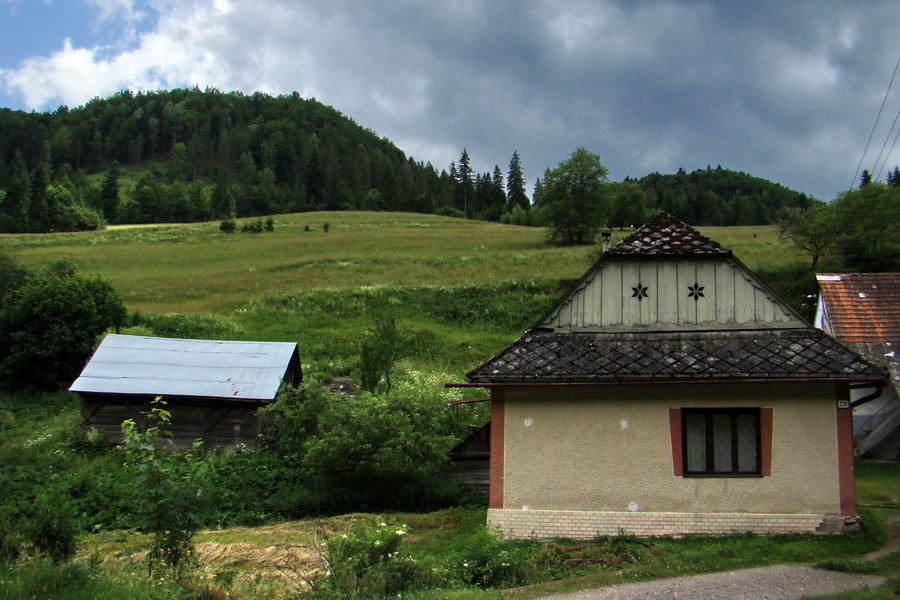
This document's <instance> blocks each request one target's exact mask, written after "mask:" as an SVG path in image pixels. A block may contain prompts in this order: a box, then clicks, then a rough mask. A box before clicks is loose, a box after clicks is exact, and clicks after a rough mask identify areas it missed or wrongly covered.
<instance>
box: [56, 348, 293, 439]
mask: <svg viewBox="0 0 900 600" xmlns="http://www.w3.org/2000/svg"><path fill="white" fill-rule="evenodd" d="M301 379H302V371H301V367H300V358H299V353H298V350H297V344H294V343H285V342H243V341H221V340H188V339H172V338H156V337H144V336H131V335H112V334H110V335H107V336H106V337H105V338H104V339H103V341H102V342H101V343H100V346H99V347H98V348H97V350H96V351H95V352H94V355H93V356H92V357H91V359H90V361H89V362H88V364H87V365H86V366H85V368H84V370H83V371H82V372H81V375H80V376H79V377H78V379H76V380H75V382H74V383H73V384H72V385H71V387H70V388H69V390H70V391H73V392H77V393H78V394H80V396H81V398H82V426H83V427H85V428H90V427H92V428H95V429H97V430H98V431H100V432H102V433H104V434H105V435H106V436H107V438H108V439H109V440H110V441H112V442H113V443H116V444H118V443H121V441H122V430H121V427H122V422H123V421H125V420H126V419H134V420H135V422H137V423H138V426H139V427H143V426H144V423H145V416H144V413H146V412H148V411H149V410H150V403H151V402H152V401H153V400H154V399H155V398H156V397H160V396H161V397H162V398H163V400H165V402H166V404H167V406H166V410H168V411H169V412H170V413H171V415H172V418H171V423H170V426H169V430H170V432H171V433H172V438H171V439H172V440H173V442H174V443H175V445H176V446H177V447H179V448H187V447H190V445H191V444H192V443H193V441H194V440H196V439H200V440H203V442H204V443H205V444H206V445H207V446H208V447H218V446H236V445H239V444H248V445H250V444H255V443H256V442H257V441H258V439H259V436H261V435H262V433H263V430H262V422H261V419H260V417H259V416H258V415H257V414H256V413H257V411H258V409H259V408H260V407H262V406H265V405H266V404H269V403H271V402H273V401H274V400H275V396H276V394H277V392H278V388H279V386H280V385H281V383H282V382H286V383H289V384H295V383H299V381H300V380H301Z"/></svg>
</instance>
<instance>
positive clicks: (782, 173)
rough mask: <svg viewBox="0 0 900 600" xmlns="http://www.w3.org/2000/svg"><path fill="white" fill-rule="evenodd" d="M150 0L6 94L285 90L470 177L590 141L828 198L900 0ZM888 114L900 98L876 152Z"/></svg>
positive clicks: (641, 159)
mask: <svg viewBox="0 0 900 600" xmlns="http://www.w3.org/2000/svg"><path fill="white" fill-rule="evenodd" d="M152 6H156V7H157V9H158V13H157V14H156V16H157V17H158V19H157V20H156V26H155V29H154V30H153V31H151V32H148V33H145V34H144V35H143V36H142V37H141V38H140V41H139V43H137V44H135V45H134V46H133V48H132V50H130V51H128V52H123V53H122V54H121V56H119V57H118V59H117V60H116V61H115V62H111V61H109V60H108V59H101V58H100V57H99V55H98V54H92V53H90V52H87V50H85V49H78V48H74V49H71V51H70V52H69V53H68V54H66V53H61V54H60V55H59V56H54V57H52V58H48V59H46V60H44V61H41V60H35V61H34V62H33V64H31V65H30V67H29V68H28V69H26V68H24V67H23V68H21V69H7V70H6V71H5V72H4V73H3V78H4V80H5V81H6V83H7V86H8V87H15V86H16V85H18V86H19V87H18V89H20V91H21V93H22V95H23V96H25V95H26V94H27V93H30V94H31V95H32V97H33V98H34V99H35V100H33V102H38V101H43V102H47V100H46V98H47V97H48V95H49V94H50V93H51V92H49V91H47V90H53V89H55V88H54V85H56V86H57V87H58V88H60V90H62V89H63V88H62V85H61V84H57V83H56V81H57V80H59V81H63V80H65V81H66V83H67V85H68V87H66V88H65V90H68V92H66V93H69V94H72V95H77V94H78V93H82V94H83V95H86V98H90V97H92V96H94V95H97V94H103V93H109V92H111V91H115V90H117V89H120V88H122V87H127V86H130V87H141V86H144V87H147V86H152V85H162V86H168V87H173V86H175V85H191V84H195V83H196V84H200V85H201V86H205V85H214V86H217V87H219V88H221V89H226V90H228V89H241V90H243V91H246V92H251V91H254V90H256V89H261V90H263V91H266V92H269V93H273V94H279V93H289V92H291V91H293V90H297V91H299V92H300V93H301V94H304V95H312V96H315V97H316V98H317V99H319V100H321V101H323V102H325V103H327V104H330V105H332V106H334V107H335V108H337V109H339V110H341V111H342V112H343V113H344V114H346V115H348V116H351V117H353V118H354V119H355V120H356V121H357V122H358V123H360V124H361V125H363V126H365V127H368V128H371V129H373V130H375V131H376V132H377V133H379V134H380V135H383V136H386V137H388V138H390V139H391V140H393V141H395V142H396V143H397V144H398V145H399V146H400V147H401V148H403V149H404V150H406V151H407V153H408V154H410V155H412V156H414V157H415V158H416V159H418V160H427V161H430V162H432V163H433V164H434V165H435V166H436V167H437V168H446V167H447V166H448V165H449V163H450V162H451V161H453V160H458V158H459V155H460V153H461V152H462V150H463V148H467V149H468V151H469V154H470V156H471V158H472V161H473V166H474V167H475V168H476V169H477V170H479V171H488V170H490V169H492V168H493V166H494V164H499V165H500V166H501V168H502V169H503V170H504V171H505V170H506V167H507V164H508V162H509V159H510V157H511V155H512V152H513V150H517V151H518V152H519V153H520V154H521V156H522V158H523V161H524V165H525V168H526V175H527V177H528V180H529V184H532V183H533V182H534V179H535V177H537V176H539V175H541V173H542V172H543V170H544V169H545V168H547V167H553V166H555V165H556V164H557V163H558V162H559V161H561V160H563V159H564V158H566V157H567V156H568V154H569V153H571V152H572V151H573V150H574V149H575V148H576V147H578V146H585V147H587V148H588V149H589V150H591V151H593V152H596V153H599V154H601V156H602V157H603V160H604V163H605V164H606V165H607V166H609V167H610V170H611V176H612V177H613V178H614V179H621V178H623V177H625V176H626V175H631V176H641V175H644V174H646V173H648V172H652V171H661V172H672V171H674V170H675V169H677V168H678V167H684V168H686V169H688V170H692V169H696V168H705V167H706V165H707V164H709V165H712V166H715V165H717V164H721V165H722V166H724V167H728V168H732V169H737V170H743V171H747V172H750V173H753V174H755V175H758V176H761V177H766V178H769V179H772V180H775V181H778V182H781V183H783V184H785V185H788V186H790V187H793V188H796V189H799V190H801V191H805V192H807V193H811V194H813V195H816V196H818V197H821V198H825V199H828V198H831V197H833V196H834V195H835V193H836V192H838V191H839V190H841V189H843V188H846V187H847V186H848V185H850V183H851V180H852V179H853V175H854V172H855V169H856V164H857V163H858V162H859V159H860V155H861V153H862V150H863V147H864V146H865V142H866V138H867V137H868V135H869V131H870V130H871V128H872V124H873V122H874V119H875V115H876V112H877V110H878V107H879V105H880V103H881V101H882V98H883V96H884V92H885V89H886V86H887V83H888V81H889V79H890V76H891V73H892V71H893V68H894V65H895V64H896V61H897V58H898V56H900V36H898V35H897V33H896V32H897V30H898V25H900V3H897V2H887V1H884V2H874V1H873V2H863V3H853V4H850V3H845V2H837V1H833V0H822V1H814V0H808V1H792V2H775V1H772V2H691V1H669V2H665V1H641V2H630V1H629V2H625V1H619V2H617V1H613V0H607V1H603V0H582V1H577V0H575V1H570V2H565V3H559V2H551V1H543V0H531V1H522V2H519V1H512V0H509V1H504V2H497V1H491V0H471V1H465V0H457V1H449V2H439V3H438V2H426V1H424V0H423V1H416V0H383V1H380V2H369V1H364V0H358V1H349V0H348V1H340V0H337V1H332V2H296V1H293V0H258V1H254V2H249V1H248V2H244V1H237V0H205V1H201V2H197V3H193V2H177V1H173V0H168V1H166V2H158V3H157V2H154V4H152ZM148 10H149V9H148ZM76 58H77V64H78V66H79V69H80V71H81V72H82V73H87V74H90V72H91V68H92V67H93V68H94V70H95V71H96V73H97V75H96V77H97V79H98V80H101V81H102V82H103V85H105V86H106V87H109V88H110V89H109V90H106V89H96V88H97V85H95V86H94V87H93V88H91V89H88V87H87V83H85V84H82V85H84V87H85V89H84V90H82V91H81V92H79V91H78V88H77V86H78V85H79V84H80V82H81V81H86V82H90V79H91V78H90V77H89V76H82V77H80V78H78V80H77V81H71V80H66V78H65V75H64V68H63V67H64V66H66V65H68V64H70V63H71V62H73V61H75V60H76ZM54 60H55V61H57V62H58V63H59V65H57V66H56V67H54V62H53V61H54ZM103 60H106V62H103ZM67 61H69V62H67ZM111 73H114V74H116V76H115V77H114V76H112V75H110V74H111ZM54 78H56V79H54ZM11 82H13V83H11ZM16 82H18V83H16ZM101 87H102V86H101ZM897 88H900V82H897ZM57 95H59V96H64V93H63V91H59V92H57ZM86 98H85V99H86ZM41 99H44V100H41ZM66 101H67V102H68V103H70V104H74V103H76V102H73V101H72V100H70V99H66ZM82 101H83V100H82ZM898 109H900V89H896V90H895V92H894V94H893V95H892V98H891V99H889V102H888V111H889V114H888V115H887V116H886V117H883V123H884V131H883V132H881V133H880V134H876V139H877V140H878V142H877V146H878V147H879V148H880V145H881V141H883V139H884V135H885V134H886V128H887V126H888V125H889V124H890V120H891V119H892V118H893V116H894V115H895V114H896V113H897V111H898ZM870 154H871V156H870V158H869V159H867V160H870V161H871V162H872V163H874V160H875V154H877V151H874V153H873V151H870ZM898 161H900V148H898V149H896V150H895V153H894V155H893V157H892V159H891V164H894V163H895V162H898ZM867 164H868V163H867Z"/></svg>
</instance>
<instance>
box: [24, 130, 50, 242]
mask: <svg viewBox="0 0 900 600" xmlns="http://www.w3.org/2000/svg"><path fill="white" fill-rule="evenodd" d="M49 188H50V143H49V142H47V141H45V142H44V145H43V148H42V151H41V159H40V161H38V164H37V166H36V167H35V168H34V172H33V173H32V174H31V199H30V202H29V204H28V231H31V232H33V233H45V232H47V231H50V230H51V228H52V226H53V221H55V219H54V218H53V216H52V215H54V214H55V212H56V211H55V210H53V209H54V207H52V206H51V203H52V199H51V196H50V194H49Z"/></svg>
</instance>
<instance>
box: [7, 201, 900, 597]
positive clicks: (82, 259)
mask: <svg viewBox="0 0 900 600" xmlns="http://www.w3.org/2000/svg"><path fill="white" fill-rule="evenodd" d="M326 223H327V224H328V231H327V232H326V231H325V227H324V226H325V224H326ZM238 227H239V228H240V223H239V225H238ZM701 231H702V233H704V234H706V235H708V236H710V237H712V238H713V239H715V240H716V241H718V242H720V243H722V244H724V245H726V246H728V247H730V248H732V249H733V250H734V251H735V254H736V256H737V257H738V258H739V259H740V260H741V261H742V262H744V263H745V264H746V265H747V266H749V267H750V268H751V269H754V270H757V271H759V272H770V273H792V272H793V271H792V270H797V271H800V270H802V269H803V268H804V267H805V265H806V262H807V259H806V258H805V257H803V256H802V255H800V254H799V253H797V252H796V251H794V250H792V249H790V248H789V247H787V246H786V245H784V244H783V243H782V242H780V241H779V240H778V238H777V236H776V232H775V229H774V228H773V227H742V228H703V229H702V230H701ZM628 233H629V232H614V236H613V241H617V240H618V239H621V238H622V237H624V236H625V235H627V234H628ZM0 251H7V252H9V253H10V254H11V255H12V257H13V258H14V259H15V260H17V261H19V262H22V263H24V264H26V265H28V266H30V267H39V266H41V265H44V264H46V263H48V262H50V261H52V260H54V259H58V258H63V257H65V258H69V259H71V260H73V261H74V262H76V263H77V264H78V265H79V267H80V270H81V271H82V272H83V273H87V274H97V275H99V276H101V277H103V278H105V279H107V280H109V281H110V282H112V284H113V285H114V286H115V288H116V289H117V290H118V291H119V292H120V294H121V295H122V297H123V299H124V301H125V303H126V305H127V307H128V309H129V310H130V311H132V313H133V314H132V317H131V322H130V326H129V328H128V329H127V330H126V332H128V333H137V334H141V333H147V334H156V335H169V336H178V337H208V338H232V339H262V340H273V341H295V342H298V344H299V345H300V354H301V360H302V362H303V368H304V372H305V373H306V374H307V375H322V376H333V375H344V374H352V373H353V370H354V368H355V361H356V356H357V352H358V344H359V340H360V338H361V336H362V335H363V333H364V332H365V330H366V328H367V327H369V326H370V325H371V317H370V315H369V312H368V311H369V308H370V307H372V306H387V307H390V308H391V309H392V310H393V312H394V314H395V315H396V317H397V320H398V325H399V326H400V328H401V330H402V332H403V335H404V336H405V340H406V342H405V343H406V354H405V358H404V359H403V361H401V364H400V368H399V372H398V376H402V374H403V370H404V369H420V370H426V371H429V372H445V373H448V374H450V376H452V377H455V378H461V377H462V375H463V373H465V371H466V370H468V369H470V368H472V367H474V366H476V365H477V364H479V363H480V362H481V361H483V360H485V359H486V358H487V357H489V356H491V355H492V354H494V353H495V352H497V351H498V350H499V349H500V348H502V347H503V345H504V344H506V343H508V342H509V341H511V340H512V339H514V338H515V337H516V336H517V335H519V334H520V333H521V332H522V331H523V330H525V329H526V328H528V327H529V326H530V325H531V324H533V323H534V321H535V320H536V319H537V318H539V317H540V316H541V315H542V314H543V312H544V311H546V310H547V309H548V308H549V307H550V306H551V305H552V303H553V302H554V301H555V300H556V298H558V297H559V295H560V294H561V293H562V292H563V291H565V289H567V287H568V286H569V285H570V284H571V283H572V282H573V281H574V280H576V279H577V278H578V277H579V276H580V275H581V274H582V273H583V272H584V271H585V270H586V269H587V268H588V267H589V265H590V264H591V261H592V259H593V258H594V257H596V253H597V248H596V247H574V248H557V247H552V246H548V245H547V244H546V243H545V242H544V240H543V230H540V229H533V228H523V227H514V226H505V225H500V224H494V223H484V222H474V221H464V220H459V219H451V218H444V217H437V216H433V215H418V214H403V213H366V212H355V213H305V214H296V215H281V216H278V217H277V218H276V222H275V229H274V231H272V232H263V233H258V234H251V233H235V234H230V235H229V234H224V233H221V232H220V231H219V229H218V223H205V224H190V225H177V224H176V225H154V226H123V227H113V228H110V229H108V230H106V231H101V232H89V233H78V234H48V235H31V236H19V235H2V236H0ZM472 394H476V395H477V394H478V391H477V390H475V391H472ZM0 400H4V401H8V402H7V405H6V406H5V405H3V404H0V451H2V452H3V453H8V454H9V455H12V454H14V453H15V454H17V455H22V454H23V452H24V451H23V450H22V449H23V448H27V449H28V452H24V453H25V454H28V455H29V456H32V455H33V456H35V457H43V458H35V464H34V467H35V469H36V470H40V471H41V472H47V473H50V476H53V472H54V470H56V471H58V470H59V469H61V468H64V467H63V466H62V465H65V464H67V463H66V462H65V460H66V456H67V454H66V453H67V452H68V450H67V449H68V448H70V444H71V442H72V439H73V437H74V436H75V434H74V431H75V424H76V423H77V419H78V408H77V401H76V400H75V399H74V398H72V397H67V396H66V395H65V394H62V395H60V396H59V397H58V398H57V399H56V400H54V402H56V404H53V405H48V406H43V407H41V406H34V407H30V406H27V405H26V403H24V402H23V400H22V398H20V397H15V398H13V397H10V398H9V399H0ZM468 406H469V407H474V408H472V409H471V410H482V409H483V408H484V407H483V405H468ZM464 410H468V409H464ZM468 416H472V415H465V414H464V415H463V419H466V418H467V417H468ZM480 416H481V417H483V416H484V415H483V414H480ZM78 460H79V461H82V462H84V463H85V464H87V461H88V457H86V458H84V459H82V458H78ZM104 460H116V457H115V456H113V457H109V456H106V457H105V458H104ZM41 461H43V462H41ZM79 464H80V463H79ZM898 475H900V472H898V471H897V470H896V467H893V466H885V465H863V466H861V467H860V469H859V478H858V490H859V501H860V506H861V512H862V513H863V514H864V515H865V516H866V523H867V524H868V525H869V526H870V530H868V531H866V532H862V533H859V534H855V535H847V536H773V537H766V536H746V535H744V536H728V537H693V536H688V537H686V538H684V539H672V538H660V539H654V540H635V539H632V538H627V537H625V538H621V539H601V540H595V542H594V543H592V544H587V545H585V544H575V543H571V542H563V541H555V542H550V543H547V542H516V543H511V544H508V545H503V546H498V545H496V542H495V541H491V540H490V539H488V538H486V537H485V532H484V528H483V523H484V517H485V515H484V509H483V508H481V507H462V508H456V509H449V510H444V511H440V512H436V513H427V514H387V515H355V516H354V515H345V516H341V517H333V518H328V519H316V520H309V521H293V522H287V523H269V524H267V525H265V526H263V527H256V528H246V527H240V528H239V527H234V528H226V529H223V530H215V529H213V530H206V531H203V532H201V533H200V534H199V535H198V536H197V538H196V542H197V557H198V560H197V563H196V565H197V566H196V569H195V570H194V571H193V572H192V574H191V580H190V583H189V585H188V590H189V591H188V592H185V591H184V589H183V588H179V587H177V586H172V585H170V583H171V582H162V584H158V585H155V586H151V587H149V588H148V580H147V577H146V571H145V567H144V563H143V561H142V553H143V552H144V550H145V548H146V538H145V537H144V536H142V535H141V534H138V533H136V532H134V531H98V532H96V533H92V534H90V535H88V536H86V537H84V538H83V539H82V540H81V541H82V544H81V549H80V551H79V555H78V560H79V561H80V562H79V563H77V564H76V566H73V567H71V568H70V567H57V566H52V565H47V564H45V563H42V562H40V561H31V562H29V563H28V566H27V569H25V570H21V569H20V571H19V572H18V573H11V572H10V571H4V570H3V569H2V568H0V600H2V599H3V598H26V597H29V598H30V597H65V598H92V597H108V598H123V599H124V598H146V597H154V598H198V599H199V598H203V599H213V598H215V599H219V598H233V599H236V600H242V599H244V598H287V597H292V595H293V594H295V593H296V592H297V590H298V589H299V588H298V586H300V587H302V579H303V575H304V573H307V574H308V572H309V571H310V570H311V569H315V568H316V567H315V564H316V561H315V558H316V548H317V547H318V545H320V544H321V543H322V537H321V535H322V532H323V531H325V532H328V534H329V535H332V536H335V535H337V536H340V535H342V534H343V533H345V532H350V531H351V528H352V524H353V523H354V522H359V521H372V522H376V523H377V522H385V523H387V524H389V525H390V526H391V527H397V528H398V529H402V530H404V531H406V532H407V537H406V538H405V540H404V542H403V548H404V553H405V554H406V555H408V556H411V557H412V558H413V559H414V562H415V563H416V564H418V565H420V566H422V565H424V566H425V569H424V570H419V571H416V570H415V569H413V571H415V572H416V573H418V575H416V576H417V577H423V578H428V577H443V578H445V579H444V581H445V582H447V583H446V585H447V587H448V588H449V589H444V590H441V591H439V592H438V591H433V590H432V591H427V592H425V591H423V592H414V593H413V594H412V595H408V594H404V597H411V598H459V599H469V598H472V599H475V598H479V599H493V598H501V597H510V596H512V597H521V598H527V597H533V596H535V595H538V594H541V593H548V592H550V591H553V592H557V591H562V590H567V589H579V588H583V587H589V586H593V585H601V584H606V583H614V582H620V581H634V580H643V579H649V578H656V577H665V576H672V575H676V574H684V573H695V572H704V571H712V570H723V569H733V568H740V567H749V566H757V565H761V564H770V563H814V562H819V561H829V560H830V561H832V562H833V563H834V564H836V565H837V564H843V565H845V566H847V565H849V568H854V567H853V563H852V562H850V563H848V562H847V561H848V559H852V558H853V557H858V556H861V555H862V554H864V553H866V552H868V551H870V550H872V549H874V548H876V547H877V546H878V545H879V544H880V543H882V542H883V540H884V535H883V523H884V522H886V521H887V520H889V519H891V518H898V517H900V486H898V483H897V482H898V481H900V477H898ZM317 532H318V533H317ZM478 552H481V558H479V556H476V554H477V553H478ZM502 553H508V554H509V555H510V556H514V557H515V561H513V562H515V564H517V565H521V566H522V568H523V569H525V572H523V573H521V574H520V575H521V577H520V578H519V579H517V580H516V581H518V582H519V584H529V585H533V586H534V587H532V588H530V589H529V590H520V591H517V592H514V593H510V592H499V591H496V590H493V591H492V590H481V589H478V588H477V587H471V586H464V585H462V584H461V583H460V581H462V580H463V579H465V576H466V573H464V572H463V570H464V569H470V568H471V567H470V566H463V565H473V564H476V563H477V561H478V560H487V558H485V557H491V556H493V557H497V556H501V554H502ZM567 561H568V562H567ZM840 561H843V562H842V563H841V562H840ZM507 566H508V564H507ZM495 567H496V569H499V570H502V568H505V567H503V563H501V564H498V565H495ZM28 569H30V570H28ZM874 569H875V570H876V572H883V573H888V574H895V573H897V572H898V571H900V565H898V564H897V561H896V560H894V559H887V560H885V561H882V562H880V563H877V564H876V565H875V567H874ZM560 580H562V581H565V583H554V584H552V585H551V584H548V582H550V581H560ZM48 582H52V584H53V585H58V586H60V590H61V591H53V590H50V591H48V589H47V587H46V586H47V585H50V583H48ZM13 586H17V587H16V589H13ZM41 586H44V587H41ZM500 587H503V586H500ZM507 587H509V586H507ZM75 589H78V590H80V591H79V592H78V593H75V592H74V591H73V590H75ZM148 590H149V591H148ZM179 590H180V591H179ZM891 593H892V592H891ZM870 597H871V598H887V597H888V596H887V595H881V596H859V597H858V598H859V599H862V598H870ZM853 598H857V597H855V596H854V597H853Z"/></svg>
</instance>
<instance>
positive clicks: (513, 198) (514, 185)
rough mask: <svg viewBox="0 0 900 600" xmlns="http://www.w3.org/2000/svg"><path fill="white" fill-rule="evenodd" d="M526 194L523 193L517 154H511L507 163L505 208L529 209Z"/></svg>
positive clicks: (522, 180) (523, 180)
mask: <svg viewBox="0 0 900 600" xmlns="http://www.w3.org/2000/svg"><path fill="white" fill-rule="evenodd" d="M529 205H530V202H529V201H528V194H526V193H525V177H524V175H523V173H522V161H521V159H520V158H519V153H518V152H515V151H514V152H513V155H512V159H510V161H509V171H508V172H507V174H506V208H507V209H508V210H512V208H513V207H514V206H521V207H522V208H524V209H527V208H529Z"/></svg>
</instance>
